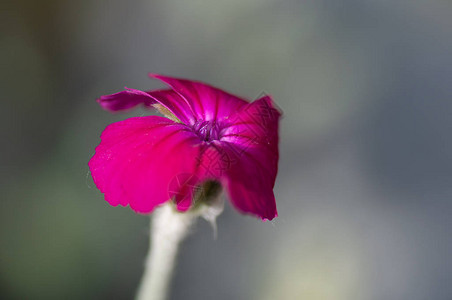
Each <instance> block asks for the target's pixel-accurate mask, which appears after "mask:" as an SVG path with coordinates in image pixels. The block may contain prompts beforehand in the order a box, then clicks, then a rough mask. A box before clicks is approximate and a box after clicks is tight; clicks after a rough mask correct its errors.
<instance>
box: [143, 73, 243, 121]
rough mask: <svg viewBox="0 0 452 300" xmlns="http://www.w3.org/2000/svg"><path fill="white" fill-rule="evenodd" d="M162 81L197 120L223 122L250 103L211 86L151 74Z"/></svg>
mask: <svg viewBox="0 0 452 300" xmlns="http://www.w3.org/2000/svg"><path fill="white" fill-rule="evenodd" d="M149 76H150V77H153V78H157V79H160V80H161V81H163V82H165V83H166V84H168V85H169V86H170V87H171V88H172V89H174V91H175V92H177V93H178V94H179V95H180V96H181V97H182V98H183V100H184V102H185V103H183V104H181V105H183V106H184V107H186V109H187V110H190V111H191V114H192V115H193V116H194V118H195V119H196V120H203V121H212V120H216V121H221V120H222V119H224V118H227V117H229V116H230V115H231V114H232V113H234V112H236V111H238V110H240V109H241V108H242V107H243V106H245V105H247V104H248V102H247V101H245V100H243V99H240V98H239V97H237V96H234V95H232V94H229V93H227V92H225V91H223V90H220V89H218V88H215V87H212V86H210V85H207V84H204V83H201V82H196V81H191V80H186V79H179V78H174V77H168V76H162V75H157V74H149ZM191 125H192V124H191Z"/></svg>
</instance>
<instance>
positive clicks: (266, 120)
mask: <svg viewBox="0 0 452 300" xmlns="http://www.w3.org/2000/svg"><path fill="white" fill-rule="evenodd" d="M280 116H281V114H280V112H279V111H278V110H277V109H276V108H275V107H274V105H273V103H272V100H271V98H270V97H269V96H265V97H263V98H261V99H259V100H256V101H254V102H253V103H251V104H249V105H247V106H246V107H244V108H243V109H242V110H241V111H240V112H238V113H237V114H235V115H234V116H231V123H230V125H229V126H228V127H227V128H226V129H225V130H224V132H223V137H222V138H221V144H222V151H223V156H225V157H226V158H227V160H228V161H229V162H228V164H229V165H230V167H228V168H225V170H224V172H225V176H224V178H225V184H226V186H227V190H228V193H229V195H230V198H231V201H232V203H233V204H234V205H235V206H236V207H237V208H238V209H239V210H241V211H243V212H245V213H252V214H255V215H258V216H260V217H261V218H262V219H268V220H271V219H273V218H274V217H275V216H276V215H277V211H276V204H275V197H274V195H273V186H274V184H275V179H276V173H277V170H278V157H279V154H278V122H279V118H280ZM223 161H225V159H224V158H223Z"/></svg>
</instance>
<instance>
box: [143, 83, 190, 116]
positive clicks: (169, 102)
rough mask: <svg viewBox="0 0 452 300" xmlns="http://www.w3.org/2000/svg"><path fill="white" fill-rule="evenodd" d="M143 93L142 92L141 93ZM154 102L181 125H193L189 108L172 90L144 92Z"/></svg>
mask: <svg viewBox="0 0 452 300" xmlns="http://www.w3.org/2000/svg"><path fill="white" fill-rule="evenodd" d="M143 93H144V92H143ZM146 93H147V94H148V95H149V96H150V97H152V98H153V99H154V100H155V101H157V102H158V103H160V104H161V105H163V106H165V107H166V108H167V109H168V110H169V111H170V112H172V113H173V114H174V115H175V116H176V117H177V118H178V119H179V120H180V121H181V122H182V123H185V124H193V123H194V122H195V119H194V116H193V114H192V111H191V108H190V107H189V106H188V104H187V103H186V102H185V100H184V99H183V98H182V97H181V96H180V95H179V94H178V93H176V92H175V91H173V90H156V91H149V92H146Z"/></svg>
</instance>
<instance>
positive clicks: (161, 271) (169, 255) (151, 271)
mask: <svg viewBox="0 0 452 300" xmlns="http://www.w3.org/2000/svg"><path fill="white" fill-rule="evenodd" d="M196 218H197V215H195V214H192V213H190V212H186V213H179V212H177V211H176V209H175V208H174V207H173V206H172V205H170V204H166V205H164V206H162V207H160V208H159V209H157V210H156V211H155V212H154V216H153V218H152V220H151V228H152V232H151V240H150V247H149V253H148V257H147V259H146V264H145V271H144V275H143V277H142V279H141V283H140V287H139V289H138V294H137V298H136V299H137V300H164V299H166V298H167V294H168V287H169V282H170V279H171V276H172V273H173V269H174V265H175V260H176V256H177V252H178V249H179V245H180V243H181V242H182V241H183V239H184V238H185V237H186V236H187V234H188V232H189V230H190V228H191V225H192V224H193V223H194V222H195V220H196Z"/></svg>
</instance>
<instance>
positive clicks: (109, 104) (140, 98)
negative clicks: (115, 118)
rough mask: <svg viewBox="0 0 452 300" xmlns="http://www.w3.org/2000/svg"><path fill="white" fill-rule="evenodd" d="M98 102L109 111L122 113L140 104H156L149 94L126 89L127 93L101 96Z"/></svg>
mask: <svg viewBox="0 0 452 300" xmlns="http://www.w3.org/2000/svg"><path fill="white" fill-rule="evenodd" d="M97 102H98V103H99V104H100V105H101V106H102V108H104V109H105V110H109V111H120V110H126V109H130V108H133V107H135V106H137V105H138V104H141V103H143V104H144V105H147V106H150V105H152V104H153V103H155V101H154V99H153V98H151V97H150V96H149V95H148V94H146V93H144V92H142V91H139V90H134V89H126V90H125V91H122V92H119V93H115V94H111V95H105V96H101V97H100V98H99V99H97Z"/></svg>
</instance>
